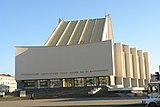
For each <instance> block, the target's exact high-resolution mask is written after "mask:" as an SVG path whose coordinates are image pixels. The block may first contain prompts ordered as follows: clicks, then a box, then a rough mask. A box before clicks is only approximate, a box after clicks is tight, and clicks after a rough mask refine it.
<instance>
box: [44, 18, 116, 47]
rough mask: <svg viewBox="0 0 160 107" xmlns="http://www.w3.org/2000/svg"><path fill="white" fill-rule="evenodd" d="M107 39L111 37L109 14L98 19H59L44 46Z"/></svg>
mask: <svg viewBox="0 0 160 107" xmlns="http://www.w3.org/2000/svg"><path fill="white" fill-rule="evenodd" d="M109 39H113V34H112V26H111V20H110V17H109V15H108V16H106V17H105V18H98V19H87V20H76V21H64V20H60V23H59V24H58V26H57V27H56V29H55V30H54V31H53V33H52V34H51V36H50V38H49V39H48V41H47V42H46V43H45V46H60V45H73V44H82V43H93V42H99V41H105V40H109Z"/></svg>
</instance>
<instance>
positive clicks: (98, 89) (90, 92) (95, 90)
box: [88, 87, 101, 94]
mask: <svg viewBox="0 0 160 107" xmlns="http://www.w3.org/2000/svg"><path fill="white" fill-rule="evenodd" d="M100 90H101V87H99V88H94V89H93V90H91V91H89V92H88V94H96V93H97V92H98V91H100Z"/></svg>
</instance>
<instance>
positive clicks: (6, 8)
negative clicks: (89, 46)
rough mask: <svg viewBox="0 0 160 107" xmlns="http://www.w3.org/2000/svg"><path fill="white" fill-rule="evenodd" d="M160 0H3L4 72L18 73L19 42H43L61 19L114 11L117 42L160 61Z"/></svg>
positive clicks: (0, 58)
mask: <svg viewBox="0 0 160 107" xmlns="http://www.w3.org/2000/svg"><path fill="white" fill-rule="evenodd" d="M159 4H160V0H0V37H1V39H0V73H8V74H11V75H15V46H42V45H44V43H45V42H46V40H47V39H48V38H49V37H50V35H51V33H52V32H53V30H54V29H55V27H56V26H57V24H58V19H59V18H62V16H63V17H64V19H65V20H77V19H87V18H99V17H104V16H105V13H106V14H110V16H111V20H112V27H113V33H114V38H115V42H122V43H124V44H128V45H130V47H137V49H142V50H143V51H148V52H149V53H150V68H151V72H152V73H153V72H156V71H158V70H159V69H158V66H159V65H160V12H159V10H160V6H159Z"/></svg>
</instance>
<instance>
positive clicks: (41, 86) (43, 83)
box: [38, 80, 48, 88]
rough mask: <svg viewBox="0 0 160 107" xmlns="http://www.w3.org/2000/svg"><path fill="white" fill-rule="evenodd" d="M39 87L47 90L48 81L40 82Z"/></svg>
mask: <svg viewBox="0 0 160 107" xmlns="http://www.w3.org/2000/svg"><path fill="white" fill-rule="evenodd" d="M38 87H39V88H47V87H48V80H39V81H38Z"/></svg>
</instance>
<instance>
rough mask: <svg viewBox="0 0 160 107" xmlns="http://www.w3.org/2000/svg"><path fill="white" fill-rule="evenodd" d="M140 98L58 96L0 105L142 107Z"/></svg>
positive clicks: (0, 102)
mask: <svg viewBox="0 0 160 107" xmlns="http://www.w3.org/2000/svg"><path fill="white" fill-rule="evenodd" d="M141 100H142V98H138V97H132V98H130V97H125V98H122V97H117V98H58V99H35V100H15V101H0V107H144V106H143V105H142V104H141Z"/></svg>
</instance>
